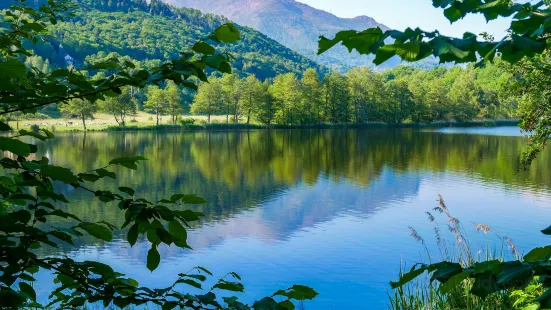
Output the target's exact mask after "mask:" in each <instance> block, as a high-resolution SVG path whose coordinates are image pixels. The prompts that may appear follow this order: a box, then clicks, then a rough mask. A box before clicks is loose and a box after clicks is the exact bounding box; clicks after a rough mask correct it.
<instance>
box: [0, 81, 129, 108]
mask: <svg viewBox="0 0 551 310" xmlns="http://www.w3.org/2000/svg"><path fill="white" fill-rule="evenodd" d="M118 87H119V86H111V87H108V88H105V89H101V90H97V91H93V92H91V93H86V94H81V95H77V96H70V97H66V98H61V99H60V98H57V99H55V100H51V101H46V102H43V103H39V104H35V105H33V106H30V107H22V108H15V109H11V110H4V111H2V112H0V115H4V114H8V113H12V112H20V111H24V110H29V109H34V108H39V107H43V106H46V105H49V104H56V103H60V102H63V101H67V100H72V99H81V98H84V97H87V96H92V95H97V94H100V93H103V92H106V91H110V90H113V89H115V88H118Z"/></svg>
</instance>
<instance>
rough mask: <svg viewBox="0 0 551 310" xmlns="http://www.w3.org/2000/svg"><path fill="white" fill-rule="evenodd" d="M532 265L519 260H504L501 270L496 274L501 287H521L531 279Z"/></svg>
mask: <svg viewBox="0 0 551 310" xmlns="http://www.w3.org/2000/svg"><path fill="white" fill-rule="evenodd" d="M532 275H533V274H532V266H530V265H526V264H523V263H521V262H519V261H513V262H505V263H504V267H503V271H502V272H501V273H500V274H499V275H498V276H497V283H498V284H499V285H500V286H502V287H522V286H525V285H527V284H528V283H529V281H530V280H531V279H532Z"/></svg>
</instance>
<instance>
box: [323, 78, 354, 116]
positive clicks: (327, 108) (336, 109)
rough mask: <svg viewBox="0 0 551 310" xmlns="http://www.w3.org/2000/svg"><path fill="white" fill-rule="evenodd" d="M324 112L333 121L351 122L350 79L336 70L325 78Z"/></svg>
mask: <svg viewBox="0 0 551 310" xmlns="http://www.w3.org/2000/svg"><path fill="white" fill-rule="evenodd" d="M323 101H324V102H323V111H324V112H323V114H324V118H325V120H326V121H328V122H331V123H334V124H336V123H348V122H350V93H349V92H348V79H347V77H346V76H343V75H340V74H338V73H336V72H333V73H331V74H330V75H327V76H325V78H324V80H323Z"/></svg>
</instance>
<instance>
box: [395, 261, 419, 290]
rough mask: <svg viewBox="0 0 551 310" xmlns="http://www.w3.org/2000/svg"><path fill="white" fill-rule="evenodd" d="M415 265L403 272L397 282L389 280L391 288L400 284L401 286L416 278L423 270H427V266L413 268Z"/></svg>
mask: <svg viewBox="0 0 551 310" xmlns="http://www.w3.org/2000/svg"><path fill="white" fill-rule="evenodd" d="M416 266H417V265H415V266H413V267H412V268H411V270H410V271H409V272H408V273H405V274H403V275H402V276H401V277H400V280H399V281H398V282H390V286H391V287H392V288H398V287H400V286H403V285H404V284H406V283H408V282H409V281H411V280H413V279H415V278H417V277H418V276H420V275H421V274H422V273H423V272H425V271H426V270H427V266H425V265H422V266H421V267H420V268H418V269H415V267H416Z"/></svg>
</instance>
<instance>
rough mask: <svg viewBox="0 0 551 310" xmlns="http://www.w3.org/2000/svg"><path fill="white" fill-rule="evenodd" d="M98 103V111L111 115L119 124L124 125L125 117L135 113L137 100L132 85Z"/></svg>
mask: <svg viewBox="0 0 551 310" xmlns="http://www.w3.org/2000/svg"><path fill="white" fill-rule="evenodd" d="M98 105H99V109H100V111H102V112H103V113H107V114H111V115H113V117H114V118H115V121H116V122H117V124H118V125H119V126H125V125H126V117H127V116H129V115H133V114H135V113H136V110H137V102H136V100H135V99H134V90H133V88H132V87H125V88H123V89H122V94H121V95H119V96H117V97H108V98H106V99H105V100H101V101H99V102H98Z"/></svg>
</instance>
